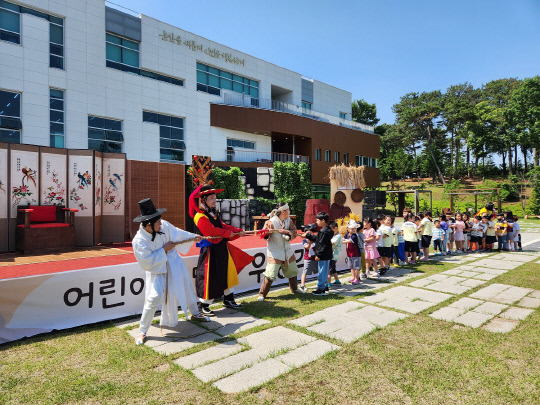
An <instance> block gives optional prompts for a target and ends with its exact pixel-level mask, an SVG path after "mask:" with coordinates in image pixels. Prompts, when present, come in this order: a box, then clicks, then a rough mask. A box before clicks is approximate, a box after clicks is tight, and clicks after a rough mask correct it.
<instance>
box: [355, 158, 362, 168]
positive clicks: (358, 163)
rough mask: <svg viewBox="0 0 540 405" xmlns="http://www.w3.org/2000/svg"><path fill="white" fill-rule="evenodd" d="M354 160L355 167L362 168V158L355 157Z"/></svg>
mask: <svg viewBox="0 0 540 405" xmlns="http://www.w3.org/2000/svg"><path fill="white" fill-rule="evenodd" d="M354 159H355V163H356V166H362V156H358V155H356V156H355V158H354Z"/></svg>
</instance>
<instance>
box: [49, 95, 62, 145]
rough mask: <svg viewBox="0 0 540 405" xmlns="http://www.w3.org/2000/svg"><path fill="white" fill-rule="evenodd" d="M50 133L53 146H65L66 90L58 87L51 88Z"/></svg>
mask: <svg viewBox="0 0 540 405" xmlns="http://www.w3.org/2000/svg"><path fill="white" fill-rule="evenodd" d="M49 106H50V107H49V115H50V123H49V135H50V143H49V145H50V146H51V147H52V148H63V147H64V145H65V142H64V136H65V129H64V122H65V117H64V91H63V90H57V89H50V90H49Z"/></svg>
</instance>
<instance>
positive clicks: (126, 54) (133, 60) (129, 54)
mask: <svg viewBox="0 0 540 405" xmlns="http://www.w3.org/2000/svg"><path fill="white" fill-rule="evenodd" d="M122 63H125V64H126V65H129V66H133V67H139V52H135V51H131V50H129V49H122Z"/></svg>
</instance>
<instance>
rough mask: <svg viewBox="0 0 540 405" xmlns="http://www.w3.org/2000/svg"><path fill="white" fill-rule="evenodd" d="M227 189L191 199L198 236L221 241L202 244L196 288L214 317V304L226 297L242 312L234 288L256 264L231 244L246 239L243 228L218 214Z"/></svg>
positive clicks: (205, 189)
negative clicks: (218, 203) (220, 196)
mask: <svg viewBox="0 0 540 405" xmlns="http://www.w3.org/2000/svg"><path fill="white" fill-rule="evenodd" d="M222 191H223V189H215V188H213V187H211V186H199V187H197V189H196V190H195V191H194V192H193V193H192V194H191V195H190V197H189V215H190V216H191V217H192V218H193V222H194V223H195V227H196V232H197V233H199V234H201V235H203V236H213V237H216V236H219V237H221V238H219V239H212V240H204V241H202V242H201V243H198V244H197V246H199V247H200V248H201V252H200V254H199V263H198V264H197V276H196V278H195V280H196V281H195V285H196V289H197V296H198V297H199V301H200V310H201V312H202V313H203V314H204V315H209V316H213V315H214V313H213V312H212V310H211V309H210V304H212V302H214V299H215V298H219V297H221V296H222V295H223V305H224V306H226V307H228V308H234V309H236V308H240V307H241V304H237V303H236V301H235V299H234V286H236V285H238V283H239V280H238V273H240V271H241V270H242V269H243V268H244V267H245V266H247V265H248V264H249V263H251V262H252V261H253V256H250V255H248V254H247V253H245V252H243V251H242V250H240V249H238V248H237V247H235V246H234V245H232V244H230V243H228V242H229V241H231V240H234V239H237V238H238V237H240V236H242V235H244V231H243V230H242V229H240V228H235V227H234V226H231V225H227V224H226V223H224V222H223V221H222V220H221V218H220V215H219V212H217V211H216V198H217V197H216V195H217V194H219V193H221V192H222Z"/></svg>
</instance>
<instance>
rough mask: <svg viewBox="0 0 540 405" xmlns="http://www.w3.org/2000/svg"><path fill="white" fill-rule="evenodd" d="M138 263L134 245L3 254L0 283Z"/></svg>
mask: <svg viewBox="0 0 540 405" xmlns="http://www.w3.org/2000/svg"><path fill="white" fill-rule="evenodd" d="M301 241H302V238H300V237H298V238H296V239H295V240H293V241H292V243H301ZM231 243H232V244H233V245H235V246H236V247H238V248H240V249H242V250H246V249H253V248H263V247H266V240H264V239H261V238H260V237H259V236H256V235H248V236H244V237H241V238H238V239H237V240H235V241H233V242H231ZM198 255H199V248H198V247H196V246H195V245H193V246H192V247H191V249H190V250H189V252H188V253H187V254H186V255H182V256H183V257H188V256H198ZM135 261H136V260H135V256H134V255H133V249H132V247H131V242H126V243H116V244H111V245H100V246H93V247H88V248H77V249H76V250H75V251H72V252H66V253H56V254H48V255H35V256H24V255H22V254H20V253H3V254H0V280H3V279H8V278H16V277H26V276H35V275H39V274H53V273H59V272H63V271H71V270H84V269H91V268H96V267H103V266H115V265H118V264H126V263H134V262H135Z"/></svg>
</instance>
